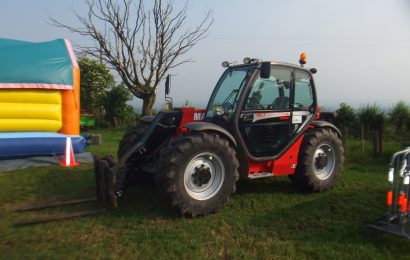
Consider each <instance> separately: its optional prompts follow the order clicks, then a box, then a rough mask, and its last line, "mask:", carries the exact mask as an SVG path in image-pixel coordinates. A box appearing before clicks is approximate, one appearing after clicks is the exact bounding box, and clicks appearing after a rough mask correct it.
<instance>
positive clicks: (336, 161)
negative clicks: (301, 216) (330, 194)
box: [289, 128, 344, 192]
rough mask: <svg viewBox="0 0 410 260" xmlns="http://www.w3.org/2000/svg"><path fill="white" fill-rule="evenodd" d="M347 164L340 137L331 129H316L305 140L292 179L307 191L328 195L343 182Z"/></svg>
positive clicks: (290, 176)
mask: <svg viewBox="0 0 410 260" xmlns="http://www.w3.org/2000/svg"><path fill="white" fill-rule="evenodd" d="M343 160H344V157H343V146H342V142H341V140H340V137H339V136H338V135H337V133H336V132H335V131H333V130H331V129H327V128H318V129H313V130H311V131H310V132H308V133H307V134H306V135H305V137H304V139H303V142H302V146H301V148H300V151H299V160H298V161H299V162H298V167H297V168H296V173H295V174H292V175H289V178H290V179H291V181H292V182H293V183H294V184H295V185H296V186H298V187H299V188H300V189H302V190H303V191H307V192H321V191H326V190H329V189H330V188H331V187H333V186H334V185H335V184H336V182H337V180H338V179H339V177H340V175H341V172H342V166H343Z"/></svg>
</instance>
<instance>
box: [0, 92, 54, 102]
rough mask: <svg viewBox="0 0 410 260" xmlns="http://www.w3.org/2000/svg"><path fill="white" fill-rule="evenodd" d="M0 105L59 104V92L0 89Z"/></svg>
mask: <svg viewBox="0 0 410 260" xmlns="http://www.w3.org/2000/svg"><path fill="white" fill-rule="evenodd" d="M0 103H35V104H60V105H61V91H60V90H45V89H0Z"/></svg>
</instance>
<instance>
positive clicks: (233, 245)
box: [0, 130, 410, 259]
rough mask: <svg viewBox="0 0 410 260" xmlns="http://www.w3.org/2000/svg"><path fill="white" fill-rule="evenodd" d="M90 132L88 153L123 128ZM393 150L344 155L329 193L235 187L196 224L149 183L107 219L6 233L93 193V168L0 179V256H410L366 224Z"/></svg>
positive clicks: (108, 146)
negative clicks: (57, 203) (37, 208)
mask: <svg viewBox="0 0 410 260" xmlns="http://www.w3.org/2000/svg"><path fill="white" fill-rule="evenodd" d="M99 132H101V133H102V134H103V144H102V145H100V146H94V147H91V148H90V149H89V150H90V151H91V152H94V153H97V154H100V155H103V154H108V153H111V154H115V151H116V149H117V144H118V141H119V139H120V138H121V135H122V130H110V131H107V130H104V131H99ZM399 148H400V147H399V146H398V145H396V146H395V145H394V144H388V145H387V147H386V156H384V157H383V158H381V159H379V160H377V161H374V160H372V159H371V158H369V157H367V156H364V157H363V156H361V155H358V154H357V155H350V156H349V157H348V160H347V162H346V163H345V169H344V172H343V175H342V178H341V180H340V181H339V182H338V184H337V185H336V187H335V188H334V189H332V190H331V191H329V192H325V193H321V194H310V195H306V194H301V193H299V192H298V191H296V190H295V189H294V188H293V187H292V186H291V183H290V182H289V181H288V179H287V178H286V177H285V178H270V179H264V180H263V179H262V180H257V181H253V182H251V183H248V182H240V183H239V184H238V188H237V193H236V194H234V195H233V196H232V197H231V200H230V201H229V203H228V204H227V205H226V206H225V207H224V208H223V209H222V210H221V211H220V212H218V213H217V214H213V215H209V216H206V217H201V218H197V219H187V218H180V217H178V216H177V215H176V214H175V213H174V211H173V210H171V209H170V208H169V207H168V205H167V204H166V203H165V202H163V201H162V200H161V198H160V197H159V196H158V195H157V193H156V191H155V188H154V187H153V186H137V187H132V188H130V189H129V190H127V192H126V193H125V195H124V197H123V198H122V199H121V200H120V208H118V209H116V210H114V211H111V212H108V213H106V214H103V215H99V216H93V217H87V218H80V219H74V220H66V221H62V222H54V223H48V224H42V225H35V226H27V227H20V228H13V227H12V224H13V222H15V221H16V220H19V219H23V218H31V217H35V216H38V215H39V214H40V213H38V212H37V213H16V212H13V209H15V208H17V207H19V206H23V205H26V204H30V203H34V202H38V201H42V202H44V201H53V200H60V199H68V198H80V197H84V196H91V195H93V188H94V184H93V176H92V175H93V174H92V167H91V165H81V166H79V167H77V168H75V169H62V168H59V167H48V168H31V169H25V170H19V171H13V172H5V173H0V258H2V259H11V258H13V259H15V258H17V259H23V258H24V259H25V258H52V259H53V258H55V259H61V258H78V259H94V258H130V259H151V258H159V259H173V258H183V259H196V258H212V259H218V258H222V259H242V258H262V259H271V258H280V259H282V258H285V259H286V258H291V259H301V258H310V259H317V258H327V259H334V258H337V259H352V258H356V259H359V258H360V259H363V258H365V259H376V258H383V259H385V258H389V259H392V258H409V257H410V253H409V248H410V241H408V240H405V239H402V238H398V237H394V236H391V235H384V236H381V235H379V234H377V233H376V232H375V231H373V230H370V229H368V228H367V227H366V225H367V224H369V223H374V222H375V221H376V220H377V219H378V218H379V217H380V216H381V215H382V214H383V213H384V212H385V206H384V203H385V190H386V187H387V182H386V170H387V163H388V159H389V155H390V153H391V152H393V151H395V150H396V149H399ZM369 149H370V147H369ZM349 150H350V151H351V152H352V153H353V154H356V153H357V151H358V150H360V149H359V147H358V145H356V144H355V143H352V144H351V147H350V149H349ZM91 206H92V205H83V206H81V207H71V208H65V209H61V210H60V211H58V210H53V211H51V210H50V211H44V212H41V214H51V213H55V212H64V211H70V210H74V209H83V208H87V207H91Z"/></svg>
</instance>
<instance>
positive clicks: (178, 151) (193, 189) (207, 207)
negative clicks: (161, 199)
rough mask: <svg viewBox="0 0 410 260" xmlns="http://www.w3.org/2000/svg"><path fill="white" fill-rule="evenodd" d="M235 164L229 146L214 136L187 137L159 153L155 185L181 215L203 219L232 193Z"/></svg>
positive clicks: (206, 134) (235, 176) (236, 164)
mask: <svg viewBox="0 0 410 260" xmlns="http://www.w3.org/2000/svg"><path fill="white" fill-rule="evenodd" d="M238 166H239V162H238V160H237V159H236V155H235V150H234V149H233V148H232V147H231V146H230V144H229V142H228V141H227V140H226V139H225V138H222V137H220V136H219V135H217V134H210V133H198V132H196V133H195V132H193V133H188V134H186V135H184V136H182V137H180V138H178V139H177V140H175V141H174V142H172V143H171V144H170V145H169V146H168V147H166V148H164V149H163V150H162V151H161V156H160V166H159V167H160V170H159V172H158V173H157V175H156V178H155V181H156V184H157V186H158V189H159V191H160V192H161V193H162V194H163V195H165V196H166V197H167V198H168V199H169V200H170V201H171V204H172V205H173V206H174V207H175V208H177V210H178V211H179V212H180V213H181V214H182V215H188V216H192V217H196V216H201V215H207V214H210V213H213V212H215V211H217V210H218V209H220V208H221V207H222V206H223V205H224V204H225V203H226V202H227V201H228V199H229V197H230V195H231V194H232V193H234V192H235V189H236V187H235V183H236V181H237V180H238V179H239V173H238V170H237V169H238Z"/></svg>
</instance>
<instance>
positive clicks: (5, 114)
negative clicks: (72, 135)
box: [0, 89, 63, 132]
mask: <svg viewBox="0 0 410 260" xmlns="http://www.w3.org/2000/svg"><path fill="white" fill-rule="evenodd" d="M62 118H63V116H62V98H61V91H60V90H43V89H41V90H34V89H18V90H16V89H2V90H0V132H30V131H33V132H37V131H45V132H58V131H60V129H61V128H62V126H63V119H62Z"/></svg>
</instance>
